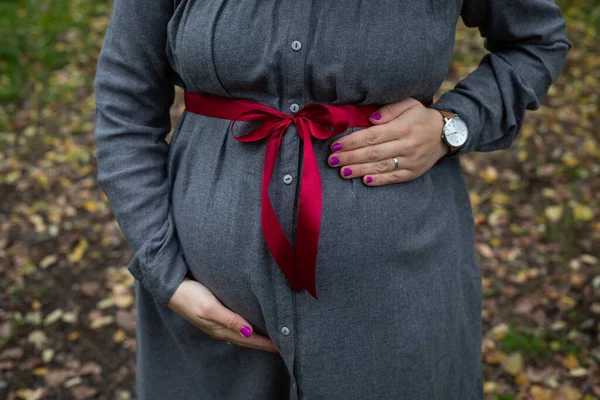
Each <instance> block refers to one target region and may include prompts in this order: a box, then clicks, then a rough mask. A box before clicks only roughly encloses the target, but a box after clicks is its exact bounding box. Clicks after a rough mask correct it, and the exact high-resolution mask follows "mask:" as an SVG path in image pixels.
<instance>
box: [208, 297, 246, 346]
mask: <svg viewBox="0 0 600 400" xmlns="http://www.w3.org/2000/svg"><path fill="white" fill-rule="evenodd" d="M211 317H212V320H213V321H215V322H216V323H218V324H221V325H223V326H224V327H226V328H227V329H231V330H234V331H236V332H238V333H239V334H240V335H242V336H243V337H246V338H247V337H250V335H252V325H250V323H249V322H248V321H246V320H245V319H244V318H243V317H242V316H241V315H239V314H236V313H234V312H233V311H231V310H230V309H228V308H227V307H225V306H223V305H220V306H217V307H215V308H213V312H212V315H211Z"/></svg>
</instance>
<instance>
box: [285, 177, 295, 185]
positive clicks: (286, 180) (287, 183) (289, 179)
mask: <svg viewBox="0 0 600 400" xmlns="http://www.w3.org/2000/svg"><path fill="white" fill-rule="evenodd" d="M292 180H293V178H292V176H291V175H286V176H284V177H283V183H285V184H286V185H289V184H290V183H292Z"/></svg>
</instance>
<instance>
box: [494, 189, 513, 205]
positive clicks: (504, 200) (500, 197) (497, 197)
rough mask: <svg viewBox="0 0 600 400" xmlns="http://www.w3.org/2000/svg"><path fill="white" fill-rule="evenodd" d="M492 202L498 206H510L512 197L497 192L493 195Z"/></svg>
mask: <svg viewBox="0 0 600 400" xmlns="http://www.w3.org/2000/svg"><path fill="white" fill-rule="evenodd" d="M492 201H493V202H494V203H498V204H508V202H509V201H510V196H508V195H507V194H506V193H502V192H496V193H494V194H493V195H492Z"/></svg>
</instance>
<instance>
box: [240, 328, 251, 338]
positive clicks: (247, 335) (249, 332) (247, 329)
mask: <svg viewBox="0 0 600 400" xmlns="http://www.w3.org/2000/svg"><path fill="white" fill-rule="evenodd" d="M240 332H241V333H242V335H244V336H246V337H250V335H252V331H251V330H250V328H248V327H247V326H246V325H244V326H242V329H240Z"/></svg>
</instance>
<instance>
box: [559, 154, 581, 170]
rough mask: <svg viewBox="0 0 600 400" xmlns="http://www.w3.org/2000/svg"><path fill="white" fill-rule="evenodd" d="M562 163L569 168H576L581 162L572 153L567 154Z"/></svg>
mask: <svg viewBox="0 0 600 400" xmlns="http://www.w3.org/2000/svg"><path fill="white" fill-rule="evenodd" d="M562 161H563V163H564V164H565V165H566V166H567V167H576V166H577V165H579V160H578V159H577V158H575V156H574V155H573V154H571V153H565V154H564V155H563V157H562Z"/></svg>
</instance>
